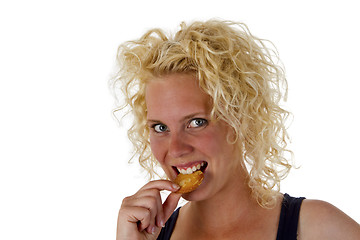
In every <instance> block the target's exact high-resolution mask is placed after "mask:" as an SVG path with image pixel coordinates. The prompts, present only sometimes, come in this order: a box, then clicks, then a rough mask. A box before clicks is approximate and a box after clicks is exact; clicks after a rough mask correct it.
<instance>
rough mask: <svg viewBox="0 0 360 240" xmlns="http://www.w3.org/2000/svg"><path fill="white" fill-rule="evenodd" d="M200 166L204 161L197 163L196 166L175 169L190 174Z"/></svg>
mask: <svg viewBox="0 0 360 240" xmlns="http://www.w3.org/2000/svg"><path fill="white" fill-rule="evenodd" d="M202 166H204V163H203V162H202V163H201V164H200V163H199V164H198V165H196V166H193V167H189V168H187V169H184V168H177V170H178V171H179V172H180V173H182V174H192V173H193V172H195V171H196V170H199V169H200V168H201V167H202Z"/></svg>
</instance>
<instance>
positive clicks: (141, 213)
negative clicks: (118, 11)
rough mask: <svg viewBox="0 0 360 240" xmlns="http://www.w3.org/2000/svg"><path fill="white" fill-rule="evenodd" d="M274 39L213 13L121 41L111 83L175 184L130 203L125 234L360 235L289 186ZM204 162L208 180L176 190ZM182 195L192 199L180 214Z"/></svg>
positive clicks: (153, 160)
mask: <svg viewBox="0 0 360 240" xmlns="http://www.w3.org/2000/svg"><path fill="white" fill-rule="evenodd" d="M266 44H267V42H265V41H262V40H260V39H258V38H256V37H254V36H253V35H251V33H250V32H249V31H248V29H247V27H246V26H245V25H243V24H238V23H233V22H228V21H217V20H210V21H206V22H194V23H192V24H190V25H189V26H187V25H186V24H184V23H183V24H182V25H181V29H180V30H179V31H178V32H177V33H176V34H175V35H174V36H173V37H167V36H166V35H165V34H164V33H163V31H162V30H159V29H153V30H150V31H148V32H147V33H146V34H144V35H143V36H142V37H141V38H140V39H139V40H135V41H130V42H126V43H124V44H122V45H121V46H120V48H119V52H118V60H119V66H120V71H119V73H118V75H117V77H116V78H115V79H114V81H113V82H112V85H113V88H114V89H115V90H116V89H122V90H123V93H124V94H125V99H126V104H125V106H123V107H126V106H129V107H130V111H131V112H132V113H133V115H134V123H133V125H132V127H131V129H130V130H129V132H128V133H129V138H130V140H131V141H132V143H133V144H134V147H135V150H136V154H137V155H138V156H139V162H140V164H141V166H142V167H144V168H145V169H147V170H148V171H149V173H150V176H151V177H152V176H153V175H154V168H155V167H156V166H157V165H160V166H161V168H162V169H163V170H164V172H165V173H166V176H167V178H168V180H155V181H150V182H149V183H147V184H146V185H145V186H143V187H142V188H141V189H140V190H138V191H137V192H136V193H135V194H134V195H132V196H129V197H126V198H125V199H124V200H123V203H122V205H121V208H120V211H119V217H118V229H117V239H170V238H171V239H359V238H360V227H359V225H358V224H357V223H356V222H355V221H354V220H352V219H351V218H349V217H348V216H347V215H345V214H344V213H342V212H341V211H340V210H338V209H337V208H335V207H334V206H332V205H330V204H328V203H326V202H323V201H317V200H306V199H305V200H304V198H293V197H290V196H289V195H287V194H285V195H283V194H281V193H280V192H279V184H280V180H281V179H283V178H284V177H286V175H287V174H288V172H289V170H290V168H291V167H292V164H291V161H290V160H289V159H291V151H289V150H288V149H287V141H288V139H287V131H286V128H285V120H286V118H287V116H288V112H287V111H286V110H284V109H282V108H281V107H280V106H279V103H280V101H282V100H283V99H284V98H285V96H286V90H287V85H286V80H285V77H284V74H283V70H282V68H281V67H280V66H278V65H277V63H276V62H275V61H277V60H278V59H277V55H276V52H275V51H271V50H270V49H269V48H268V47H267V46H266ZM199 168H200V170H201V171H202V172H203V175H204V179H203V181H202V183H201V184H200V186H199V187H198V188H196V189H195V190H194V191H192V192H190V193H185V194H182V195H181V194H179V193H177V191H178V189H179V186H178V185H176V184H174V183H173V181H174V179H175V178H176V177H177V176H178V175H179V173H180V172H187V171H188V172H189V171H190V173H191V172H192V171H195V170H197V169H199ZM162 190H168V191H170V192H171V193H170V194H169V196H168V197H167V198H166V200H165V201H164V203H162V199H161V197H160V191H162ZM180 197H183V198H184V199H186V200H188V203H187V204H186V205H185V206H183V207H181V208H178V209H177V210H176V211H175V212H174V210H175V209H176V207H177V203H178V201H179V199H180ZM300 207H301V208H300ZM165 223H166V224H165Z"/></svg>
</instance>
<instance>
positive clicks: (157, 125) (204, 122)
mask: <svg viewBox="0 0 360 240" xmlns="http://www.w3.org/2000/svg"><path fill="white" fill-rule="evenodd" d="M194 121H201V124H200V126H196V127H190V124H191V123H192V122H194ZM207 124H208V121H207V120H206V119H203V118H194V119H191V120H190V121H189V123H188V125H187V128H200V127H204V126H206V125H207ZM161 126H164V127H165V128H166V130H164V131H157V130H156V127H161ZM151 128H152V129H153V130H154V132H156V133H163V132H165V131H167V130H168V127H167V126H166V125H165V124H162V123H155V124H153V125H151Z"/></svg>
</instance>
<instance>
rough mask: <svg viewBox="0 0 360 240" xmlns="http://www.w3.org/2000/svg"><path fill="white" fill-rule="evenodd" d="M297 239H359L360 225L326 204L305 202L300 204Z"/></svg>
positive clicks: (314, 201) (322, 202)
mask: <svg viewBox="0 0 360 240" xmlns="http://www.w3.org/2000/svg"><path fill="white" fill-rule="evenodd" d="M298 232H299V239H300V240H308V239H349V240H351V239H354V240H355V239H360V225H359V224H358V223H356V222H355V221H354V220H353V219H351V218H350V217H349V216H347V215H346V214H345V213H344V212H342V211H341V210H340V209H338V208H336V207H335V206H333V205H331V204H330V203H328V202H325V201H320V200H307V199H305V200H304V201H303V203H302V206H301V210H300V219H299V231H298Z"/></svg>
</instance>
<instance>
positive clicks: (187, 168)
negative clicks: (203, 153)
mask: <svg viewBox="0 0 360 240" xmlns="http://www.w3.org/2000/svg"><path fill="white" fill-rule="evenodd" d="M207 166H208V163H207V162H206V161H201V162H195V163H191V164H186V165H179V166H173V167H172V168H173V169H174V171H175V172H176V175H179V174H180V173H182V174H192V173H194V172H196V171H201V172H203V173H205V171H206V168H207Z"/></svg>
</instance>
